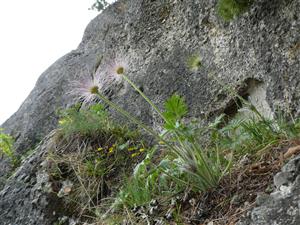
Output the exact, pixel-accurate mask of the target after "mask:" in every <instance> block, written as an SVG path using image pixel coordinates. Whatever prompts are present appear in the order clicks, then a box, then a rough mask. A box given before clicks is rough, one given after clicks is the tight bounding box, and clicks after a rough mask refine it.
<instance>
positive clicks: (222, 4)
mask: <svg viewBox="0 0 300 225" xmlns="http://www.w3.org/2000/svg"><path fill="white" fill-rule="evenodd" d="M251 3H252V0H219V1H218V4H217V10H218V14H219V15H220V16H221V17H222V18H223V19H224V20H225V21H230V20H232V19H234V18H235V17H237V16H239V15H240V14H242V13H243V12H245V11H246V10H247V8H248V7H249V6H250V5H251Z"/></svg>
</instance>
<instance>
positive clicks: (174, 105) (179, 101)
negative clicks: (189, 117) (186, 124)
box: [163, 94, 188, 129]
mask: <svg viewBox="0 0 300 225" xmlns="http://www.w3.org/2000/svg"><path fill="white" fill-rule="evenodd" d="M187 112H188V108H187V105H186V103H185V102H184V99H183V98H182V97H180V96H179V95H177V94H174V95H172V96H171V97H170V98H169V99H168V100H167V101H166V103H165V112H163V116H164V118H165V120H166V128H167V129H168V128H175V127H176V125H178V121H179V120H180V119H182V117H183V116H185V115H186V114H187Z"/></svg>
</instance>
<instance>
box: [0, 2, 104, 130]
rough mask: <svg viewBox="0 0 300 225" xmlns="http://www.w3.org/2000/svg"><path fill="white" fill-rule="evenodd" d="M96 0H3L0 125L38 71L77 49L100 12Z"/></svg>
mask: <svg viewBox="0 0 300 225" xmlns="http://www.w3.org/2000/svg"><path fill="white" fill-rule="evenodd" d="M93 2H94V0H1V2H0V31H1V33H0V62H1V63H0V125H1V124H2V123H3V122H4V121H5V120H6V119H8V118H9V117H10V116H11V115H12V114H13V113H14V112H15V111H17V110H18V108H19V106H20V105H21V103H22V102H23V101H24V100H25V98H26V97H27V96H28V94H29V93H30V91H31V90H32V89H33V87H34V85H35V82H36V80H37V79H38V77H39V75H40V74H41V73H42V72H44V71H45V70H46V69H47V68H48V67H49V66H50V65H51V64H52V63H54V61H56V60H57V59H58V58H60V57H61V56H63V55H65V54H66V53H68V52H70V51H71V50H73V49H76V47H77V46H78V44H79V43H80V41H81V38H82V35H83V32H84V29H85V27H86V26H87V24H88V23H89V21H90V20H91V19H93V18H94V17H95V16H96V15H97V14H98V12H96V11H91V10H88V8H89V7H90V6H91V5H92V3H93Z"/></svg>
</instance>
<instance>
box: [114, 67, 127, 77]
mask: <svg viewBox="0 0 300 225" xmlns="http://www.w3.org/2000/svg"><path fill="white" fill-rule="evenodd" d="M116 73H117V74H119V75H122V74H124V73H125V68H124V67H123V66H119V67H117V68H116Z"/></svg>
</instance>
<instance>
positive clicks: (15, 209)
mask: <svg viewBox="0 0 300 225" xmlns="http://www.w3.org/2000/svg"><path fill="white" fill-rule="evenodd" d="M48 140H49V138H48V137H46V138H45V139H44V142H43V143H42V144H40V145H39V146H37V148H36V149H35V153H34V154H32V155H31V156H30V157H28V158H27V159H26V160H25V161H24V162H23V164H22V166H21V167H20V168H19V169H18V170H17V171H16V172H15V174H14V175H13V176H11V177H10V178H9V179H8V181H7V184H6V185H5V187H4V188H3V190H2V191H0V200H1V201H0V224H1V225H9V224H11V225H24V224H28V225H29V224H30V225H41V224H43V225H48V224H49V225H50V224H51V225H52V224H53V223H54V222H56V219H57V218H58V217H59V216H60V215H62V213H66V212H65V209H64V204H63V202H61V200H60V199H59V198H58V197H57V196H56V195H55V194H53V193H51V190H52V187H51V182H50V180H49V175H48V173H47V171H46V168H44V167H43V166H42V162H43V160H44V156H45V154H46V153H47V152H46V150H47V141H48Z"/></svg>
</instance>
